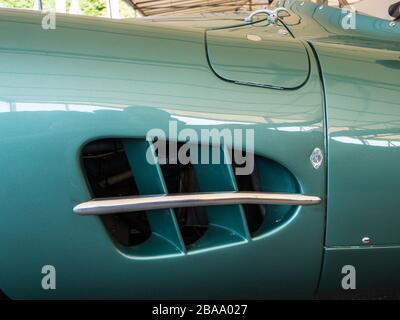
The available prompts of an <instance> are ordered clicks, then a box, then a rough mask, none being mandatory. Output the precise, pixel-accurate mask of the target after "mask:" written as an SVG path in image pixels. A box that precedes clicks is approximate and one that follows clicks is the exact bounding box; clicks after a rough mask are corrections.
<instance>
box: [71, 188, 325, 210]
mask: <svg viewBox="0 0 400 320" xmlns="http://www.w3.org/2000/svg"><path fill="white" fill-rule="evenodd" d="M320 202H321V198H319V197H314V196H306V195H302V194H289V193H267V192H215V193H188V194H168V195H167V194H162V195H149V196H133V197H123V198H109V199H101V200H100V199H99V200H96V199H94V200H91V201H88V202H84V203H81V204H79V205H77V206H76V207H75V208H74V209H73V210H74V212H75V213H77V214H80V215H103V214H112V213H128V212H134V211H145V210H157V209H168V208H183V207H201V206H217V205H230V204H274V205H297V206H307V205H315V204H319V203H320Z"/></svg>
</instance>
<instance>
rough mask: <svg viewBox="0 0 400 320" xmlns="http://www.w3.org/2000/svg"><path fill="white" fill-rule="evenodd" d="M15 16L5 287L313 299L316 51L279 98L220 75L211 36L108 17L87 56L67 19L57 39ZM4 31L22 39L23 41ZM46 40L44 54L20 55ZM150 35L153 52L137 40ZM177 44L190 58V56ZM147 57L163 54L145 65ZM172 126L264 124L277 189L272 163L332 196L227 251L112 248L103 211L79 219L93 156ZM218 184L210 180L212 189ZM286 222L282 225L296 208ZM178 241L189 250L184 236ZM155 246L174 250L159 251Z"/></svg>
mask: <svg viewBox="0 0 400 320" xmlns="http://www.w3.org/2000/svg"><path fill="white" fill-rule="evenodd" d="M10 19H11V18H10ZM10 19H9V20H10ZM13 19H14V20H15V21H14V22H10V21H1V22H0V36H1V39H2V46H3V48H2V49H1V50H0V70H1V73H0V97H1V102H0V110H1V112H0V136H1V137H2V138H1V141H0V146H1V150H2V152H1V153H0V165H1V167H2V168H7V170H1V171H0V179H1V181H7V187H6V188H1V189H0V200H1V202H2V211H1V217H2V223H1V224H0V261H1V264H0V286H1V289H2V291H4V292H5V293H6V294H7V295H9V296H10V297H11V298H89V297H90V298H266V297H272V296H274V297H307V296H311V295H312V294H313V293H314V290H315V289H316V287H317V283H318V277H319V273H320V268H321V262H322V252H323V237H324V227H325V169H326V167H325V164H324V163H323V164H322V166H321V168H320V169H319V170H315V169H314V168H313V167H312V165H311V163H310V160H309V157H310V154H311V152H312V151H313V150H314V148H316V147H319V148H321V149H322V150H324V133H323V132H324V130H323V103H322V91H321V90H322V89H321V84H320V79H319V75H318V70H317V68H316V63H315V60H314V59H313V57H312V56H311V55H310V57H311V58H310V59H311V62H310V66H311V69H310V70H311V71H310V77H309V80H308V81H307V82H306V83H305V84H304V85H303V86H302V87H301V88H300V89H298V90H274V89H269V88H260V87H252V86H246V85H239V84H235V83H231V82H226V81H223V80H221V79H220V78H218V77H216V76H215V75H214V74H213V73H212V72H211V71H210V69H209V66H208V64H207V58H206V55H205V54H204V53H205V44H204V37H203V33H202V32H201V31H198V30H190V31H188V30H186V29H185V30H181V29H179V28H176V29H171V30H170V29H168V32H167V31H165V32H164V33H162V32H157V31H158V29H157V28H156V27H151V26H149V25H145V26H144V25H141V24H140V23H138V24H135V26H134V27H132V23H126V24H124V23H122V24H118V27H115V29H113V27H112V26H110V25H108V24H107V26H105V25H104V24H106V23H105V22H93V23H91V25H90V27H89V26H85V27H82V26H81V25H75V28H78V29H79V28H84V29H85V30H86V31H85V33H81V34H80V36H81V37H83V38H82V39H80V40H79V42H80V43H81V42H82V43H86V44H88V47H85V50H88V48H89V47H90V46H91V47H90V50H89V51H88V52H89V53H88V52H82V48H80V47H77V45H76V42H75V39H73V38H70V37H69V36H68V34H69V33H70V32H71V30H69V29H68V28H67V27H66V26H65V22H66V20H67V18H62V17H60V18H57V19H58V20H57V21H58V22H57V23H58V24H57V30H56V31H55V32H57V37H53V36H54V35H53V34H51V32H50V33H45V32H41V31H37V30H36V29H35V28H31V27H30V26H31V25H30V24H29V23H36V22H37V23H38V25H39V23H40V19H41V16H38V17H36V18H35V17H31V20H32V21H33V22H29V21H30V20H29V19H26V17H20V18H18V17H13ZM35 19H36V20H37V21H36V20H35ZM63 19H66V20H65V21H64V20H63ZM68 19H71V18H68ZM11 20H12V19H11ZM27 21H28V22H29V23H28V22H27ZM35 21H36V22H35ZM67 22H68V21H67ZM38 29H39V28H38ZM4 30H16V31H15V33H13V35H12V36H11V34H9V33H8V32H5V31H4ZM92 32H93V33H95V34H96V37H100V39H103V40H104V43H107V41H108V40H109V39H112V41H113V43H114V47H115V48H116V47H118V48H119V50H118V52H121V54H122V52H123V53H124V57H122V56H121V55H118V54H113V53H111V52H108V51H107V50H105V49H104V48H103V44H100V43H96V42H95V43H93V42H92V44H91V45H89V43H90V41H89V39H90V38H91V33H92ZM39 33H40V37H39V36H38V34H39ZM115 33H118V34H119V36H118V37H115ZM11 37H12V39H11ZM34 37H36V42H35V48H34V49H31V48H29V47H24V48H21V47H20V46H25V45H26V43H25V42H24V41H23V40H24V39H27V38H34ZM85 37H87V39H86V38H85ZM160 38H161V39H160ZM15 39H17V40H18V41H17V40H15ZM85 39H86V40H85ZM141 39H145V40H144V42H143V45H142V46H138V43H140V41H142V40H141ZM50 41H52V45H51V46H49V45H48V43H49V42H50ZM63 47H66V48H69V49H68V50H69V51H68V52H63V51H62V48H63ZM102 48H103V49H102ZM171 48H175V49H177V48H178V49H179V50H181V51H179V50H178V52H179V54H178V55H177V54H176V53H175V52H176V51H174V50H170V49H171ZM156 49H157V50H156ZM146 50H148V51H149V52H152V55H157V58H156V59H155V58H154V56H151V57H146V56H145V52H146ZM307 51H308V52H310V50H309V48H307ZM90 52H96V54H92V53H90ZM155 52H157V54H156V53H155ZM170 120H173V121H176V122H177V123H178V129H185V128H187V129H188V128H190V129H193V130H194V131H196V132H197V133H200V129H202V128H208V129H211V128H215V129H223V128H227V129H229V130H233V129H253V130H254V136H255V141H254V152H255V154H256V155H257V156H258V157H261V158H263V159H268V160H269V161H270V162H266V163H261V164H259V166H261V167H262V168H263V172H265V175H264V177H265V178H266V180H264V186H265V187H266V188H267V187H270V185H269V184H272V183H271V181H273V179H275V178H276V177H275V178H274V173H276V172H278V171H277V170H278V169H277V166H274V165H273V164H278V165H279V166H281V167H283V168H285V169H286V170H287V172H289V173H290V174H291V175H293V177H294V179H295V181H296V183H297V185H298V188H299V192H301V193H304V194H308V195H314V196H318V197H320V198H321V199H323V202H322V203H321V204H319V205H316V206H307V207H298V208H296V210H295V212H292V213H290V215H289V216H287V219H283V220H282V223H281V224H279V226H277V227H272V228H268V227H266V228H265V229H264V230H263V232H261V233H259V234H255V235H252V234H250V235H249V233H247V232H246V231H245V230H244V233H242V238H244V240H243V241H238V242H233V243H232V242H226V241H225V240H224V241H225V242H223V245H219V246H214V245H210V244H209V242H206V243H204V244H203V246H204V250H193V251H190V250H187V251H186V249H182V250H181V251H180V252H179V254H167V255H152V256H151V257H149V256H146V255H143V254H141V255H138V254H131V253H130V252H129V250H127V249H126V248H124V247H121V246H120V245H118V244H116V243H115V241H113V240H112V237H110V235H109V234H108V232H107V228H106V227H105V225H104V224H103V223H102V221H101V219H100V218H99V217H96V216H80V215H77V214H75V213H74V212H73V208H74V207H75V206H76V205H77V204H79V203H82V202H85V201H88V200H90V199H91V198H92V196H93V195H92V193H91V190H90V186H89V184H88V183H87V177H86V175H85V172H84V168H83V165H82V162H81V153H82V149H83V147H84V146H85V145H87V144H88V143H89V142H91V141H95V140H99V139H104V138H118V139H127V141H128V145H127V146H126V147H127V149H126V151H128V152H129V148H130V146H129V141H131V139H144V137H145V136H146V133H147V132H148V131H149V130H150V129H153V128H161V129H163V130H164V131H165V132H168V125H169V121H170ZM167 138H168V137H167ZM124 141H125V140H124ZM236 147H238V148H242V147H243V145H242V144H240V145H238V146H236ZM135 163H136V165H137V163H140V161H136V162H135ZM133 165H134V164H133ZM143 166H144V165H143ZM143 166H141V165H140V166H139V167H140V168H139V172H140V170H141V169H143ZM269 170H271V171H269ZM200 171H201V168H199V172H200ZM134 174H135V175H136V173H134ZM282 177H283V176H282ZM148 179H153V178H152V177H151V176H150V175H149V176H148ZM143 181H146V180H145V179H143V180H142V182H143ZM213 181H215V180H212V179H211V178H210V179H204V181H202V182H201V184H203V186H204V187H208V188H211V187H212V184H213ZM216 181H217V182H221V181H222V180H221V179H219V180H216ZM272 185H277V184H272ZM158 187H159V188H161V187H162V188H163V186H162V185H161V186H160V185H159V186H158ZM230 187H231V188H235V186H234V185H233V184H231V185H230ZM162 188H161V189H157V190H144V189H142V192H150V193H153V192H161V191H163V190H164V189H162ZM164 192H165V191H164ZM235 207H236V209H234V210H233V209H232V210H229V207H225V208H221V211H220V212H221V213H222V214H223V215H225V217H229V214H230V213H232V217H233V216H234V215H236V217H237V218H241V219H242V218H243V212H242V210H241V209H240V206H235ZM217 211H218V210H217ZM147 214H149V213H147ZM150 214H153V213H150ZM213 214H214V215H215V216H216V217H217V216H218V212H215V213H211V215H213ZM274 214H275V215H276V217H278V218H277V219H279V217H280V214H283V213H281V212H275V213H274ZM209 216H210V215H209ZM164 217H166V219H167V220H166V222H164V224H161V225H162V226H165V225H166V224H167V223H168V224H169V226H171V227H173V228H176V224H175V221H174V218H173V214H172V213H171V211H169V210H166V211H165V212H164ZM217 218H218V217H217ZM217 218H215V219H217ZM175 230H176V229H175ZM243 235H244V237H243ZM207 237H208V239H211V240H215V239H216V238H215V237H213V236H212V234H211V235H210V234H209V235H207ZM207 237H205V238H201V239H207ZM211 240H210V241H211ZM199 243H201V242H199ZM214 243H215V242H214ZM176 244H179V245H180V246H181V248H183V245H182V242H181V239H179V238H177V239H176ZM150 249H151V250H150V252H151V253H154V252H155V251H152V250H159V251H160V252H161V251H162V252H164V251H163V250H162V248H161V247H160V246H158V245H155V246H153V247H152V248H150ZM147 252H149V251H147ZM44 265H53V266H54V267H55V268H56V272H57V273H56V274H57V289H56V290H43V289H42V287H41V280H42V277H43V274H42V273H41V269H42V267H43V266H44Z"/></svg>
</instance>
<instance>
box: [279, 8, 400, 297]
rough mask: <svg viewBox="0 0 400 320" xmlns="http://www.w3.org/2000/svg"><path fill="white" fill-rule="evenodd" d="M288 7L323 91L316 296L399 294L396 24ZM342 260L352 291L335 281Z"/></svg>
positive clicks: (399, 52) (399, 31) (399, 29)
mask: <svg viewBox="0 0 400 320" xmlns="http://www.w3.org/2000/svg"><path fill="white" fill-rule="evenodd" d="M287 5H288V8H291V9H293V10H294V12H295V13H296V15H297V16H300V17H301V18H302V23H301V24H299V25H293V26H292V27H291V30H292V32H293V33H294V34H295V36H296V37H300V38H302V39H304V40H306V41H308V42H309V43H310V44H311V45H312V46H313V48H314V49H315V52H316V54H317V55H318V59H319V63H320V67H321V72H322V74H323V81H324V88H325V94H326V114H327V138H328V140H327V145H328V150H327V152H328V195H327V197H328V211H327V217H328V219H327V230H326V243H325V245H326V251H325V262H324V268H323V273H322V278H321V284H320V293H321V294H322V295H324V296H344V297H351V296H352V297H371V296H375V297H376V296H381V297H382V296H385V295H392V296H393V295H395V296H398V294H399V288H400V286H399V282H400V277H399V274H398V272H397V271H396V270H398V268H399V264H400V259H399V257H400V255H399V248H398V246H399V244H400V233H399V228H400V211H399V205H400V201H399V197H398V196H397V191H398V190H399V189H400V170H399V169H398V164H399V162H400V135H399V134H400V107H399V101H400V90H399V83H400V80H399V79H400V25H399V24H397V25H393V26H391V25H390V24H389V21H386V20H382V19H376V18H372V17H367V16H363V15H361V14H357V16H356V29H354V30H353V29H349V30H345V29H344V28H343V27H342V22H343V20H344V19H345V18H346V15H347V11H346V10H345V11H342V10H340V9H334V8H329V7H326V6H322V7H320V6H317V5H315V4H311V3H308V2H306V3H305V4H304V5H300V2H296V1H295V2H293V1H287ZM292 19H294V20H295V17H293V18H292ZM365 238H369V243H365V242H363V239H364V241H366V240H365ZM345 265H352V266H354V267H355V269H356V270H357V290H350V291H345V290H343V288H342V286H341V279H342V278H343V276H344V275H343V274H342V272H341V271H342V267H343V266H345Z"/></svg>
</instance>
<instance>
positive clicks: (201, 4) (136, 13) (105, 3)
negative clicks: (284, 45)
mask: <svg viewBox="0 0 400 320" xmlns="http://www.w3.org/2000/svg"><path fill="white" fill-rule="evenodd" d="M311 1H312V2H315V3H318V4H324V5H330V6H336V7H340V6H343V5H351V6H353V7H354V8H355V9H356V10H357V11H359V12H362V13H365V14H368V15H372V16H375V17H379V18H383V19H390V16H389V15H388V7H389V6H390V5H391V4H393V3H395V2H396V1H395V0H311ZM270 2H272V1H269V0H230V1H229V0H0V7H6V8H21V9H22V8H23V9H35V10H44V11H54V10H55V11H57V12H67V13H71V14H83V15H88V16H103V17H111V18H116V19H118V18H131V17H141V16H154V15H157V16H159V15H172V14H174V15H177V14H180V15H187V14H199V13H200V14H201V13H220V12H237V11H252V10H255V9H260V8H262V7H266V6H267V5H268V4H269V3H270ZM274 2H275V3H278V2H279V0H276V1H274Z"/></svg>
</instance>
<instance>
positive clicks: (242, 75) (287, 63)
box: [206, 22, 310, 89]
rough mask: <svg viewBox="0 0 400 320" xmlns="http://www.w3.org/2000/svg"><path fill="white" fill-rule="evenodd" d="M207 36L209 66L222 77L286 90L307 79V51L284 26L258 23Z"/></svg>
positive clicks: (220, 30)
mask: <svg viewBox="0 0 400 320" xmlns="http://www.w3.org/2000/svg"><path fill="white" fill-rule="evenodd" d="M206 38H207V52H208V57H209V61H210V64H211V67H212V68H213V70H214V72H215V73H216V74H217V75H219V76H220V77H222V78H223V79H227V80H230V81H235V82H241V83H249V84H254V85H261V86H272V87H278V88H286V89H293V88H297V87H300V86H301V85H303V84H304V83H305V82H306V81H307V78H308V74H309V70H310V66H309V57H308V54H307V50H306V48H305V47H304V45H303V44H302V43H301V42H300V41H299V40H296V39H293V37H292V35H291V34H290V33H289V32H288V31H287V30H286V29H285V28H284V27H283V26H277V25H276V26H275V25H266V23H265V22H259V23H254V24H253V25H248V26H244V27H243V26H240V27H237V28H229V29H225V28H224V29H219V30H218V29H217V30H208V31H207V36H206Z"/></svg>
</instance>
